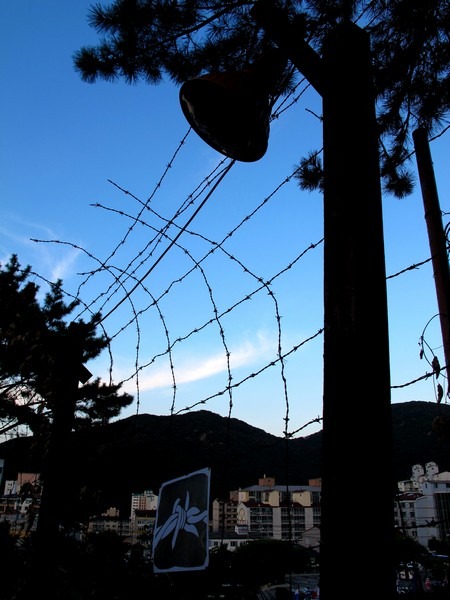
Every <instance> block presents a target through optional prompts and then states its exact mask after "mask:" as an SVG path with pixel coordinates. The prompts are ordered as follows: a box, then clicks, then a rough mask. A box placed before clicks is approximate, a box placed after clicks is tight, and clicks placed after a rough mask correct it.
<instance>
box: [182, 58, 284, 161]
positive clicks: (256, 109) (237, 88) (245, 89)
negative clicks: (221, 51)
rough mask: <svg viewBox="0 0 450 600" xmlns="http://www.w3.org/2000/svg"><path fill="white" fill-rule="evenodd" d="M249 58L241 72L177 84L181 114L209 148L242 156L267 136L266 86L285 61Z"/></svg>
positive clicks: (255, 151)
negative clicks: (253, 63) (178, 86)
mask: <svg viewBox="0 0 450 600" xmlns="http://www.w3.org/2000/svg"><path fill="white" fill-rule="evenodd" d="M267 64H268V60H267V58H265V59H264V60H263V61H259V62H258V63H255V65H253V66H251V67H249V68H248V69H247V70H245V71H242V72H234V73H211V74H208V75H204V76H203V77H197V78H195V79H190V80H188V81H186V82H185V83H184V84H183V85H182V86H181V89H180V104H181V108H182V110H183V113H184V116H185V117H186V119H187V121H188V122H189V124H190V125H191V127H192V128H193V129H194V131H195V132H196V133H197V134H198V135H199V136H200V137H201V138H202V139H203V140H204V141H205V142H206V143H207V144H209V145H210V146H212V148H214V149H215V150H217V151H218V152H221V153H222V154H224V155H225V156H228V157H230V158H232V159H235V160H239V161H243V162H254V161H257V160H259V159H260V158H262V157H263V156H264V154H265V153H266V150H267V146H268V141H269V129H270V127H269V122H270V111H271V101H270V91H271V89H272V87H273V83H274V68H275V73H276V78H277V79H278V78H279V76H280V72H281V71H282V68H283V67H284V66H285V61H284V60H282V61H281V62H280V59H279V56H278V55H277V60H275V61H274V59H273V57H272V56H271V58H270V67H271V68H269V69H267Z"/></svg>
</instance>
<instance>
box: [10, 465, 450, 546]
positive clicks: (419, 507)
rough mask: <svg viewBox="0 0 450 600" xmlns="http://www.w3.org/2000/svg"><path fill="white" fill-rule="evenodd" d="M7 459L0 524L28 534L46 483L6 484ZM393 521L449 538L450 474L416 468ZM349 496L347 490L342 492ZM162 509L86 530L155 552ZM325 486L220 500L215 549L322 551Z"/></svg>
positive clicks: (149, 500)
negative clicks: (285, 545)
mask: <svg viewBox="0 0 450 600" xmlns="http://www.w3.org/2000/svg"><path fill="white" fill-rule="evenodd" d="M3 471H4V461H3V460H1V459H0V484H1V486H2V487H1V489H0V491H1V493H2V495H1V496H0V522H2V521H7V522H8V523H9V526H10V531H11V533H12V534H14V535H18V536H21V535H26V534H27V533H28V532H30V531H33V530H34V529H35V527H36V520H37V517H38V513H39V503H40V494H41V484H40V478H39V474H38V473H19V474H18V475H17V479H15V480H5V481H4V482H3V481H2V478H1V476H2V474H3ZM398 490H399V492H398V494H397V497H396V502H395V507H394V523H395V526H396V528H398V529H399V530H400V531H402V532H403V533H404V535H406V536H409V537H411V538H412V539H415V540H416V541H417V542H419V543H420V544H422V545H423V546H424V547H426V548H428V545H429V542H430V541H432V540H437V541H448V540H449V539H450V472H448V471H446V472H442V473H440V472H439V468H438V466H437V464H436V463H434V462H428V463H426V464H425V467H423V466H422V465H414V466H413V467H412V474H411V478H410V479H408V480H404V481H399V482H398ZM342 493H344V491H342ZM157 508H158V496H157V495H156V494H155V493H154V492H153V491H152V490H145V491H143V492H140V493H133V494H132V495H131V504H130V516H129V517H127V518H121V516H120V514H119V511H118V510H117V508H114V507H110V508H109V509H108V510H107V511H105V513H103V514H101V515H98V516H93V517H91V518H90V520H89V523H87V524H86V525H85V531H84V532H105V531H112V532H115V533H117V534H118V535H120V536H121V537H122V538H124V539H125V540H126V541H127V542H129V543H130V544H136V543H141V544H143V545H144V546H147V547H150V546H151V540H152V534H153V528H154V524H155V520H156V513H157ZM320 522H321V480H320V479H311V480H309V481H308V485H278V484H277V483H276V481H275V479H274V478H273V477H267V476H266V475H264V477H262V478H260V479H259V480H258V483H257V484H256V485H252V486H249V487H246V488H239V489H238V490H233V491H230V492H229V498H228V499H225V500H223V499H219V498H215V499H214V500H213V501H212V502H211V512H210V532H209V544H210V548H218V547H220V546H226V547H227V548H228V549H229V550H235V549H236V548H238V547H239V546H240V545H242V544H245V543H247V542H248V541H249V540H253V539H262V538H265V539H273V540H291V541H294V542H296V543H298V544H300V545H302V546H304V547H306V548H310V549H316V550H317V549H318V548H319V545H320Z"/></svg>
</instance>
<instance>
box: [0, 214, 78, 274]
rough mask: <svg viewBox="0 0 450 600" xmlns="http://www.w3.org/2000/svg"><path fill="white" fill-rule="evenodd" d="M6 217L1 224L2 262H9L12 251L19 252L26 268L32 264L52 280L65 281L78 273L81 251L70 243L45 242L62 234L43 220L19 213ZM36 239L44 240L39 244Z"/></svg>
mask: <svg viewBox="0 0 450 600" xmlns="http://www.w3.org/2000/svg"><path fill="white" fill-rule="evenodd" d="M4 217H5V218H4V219H3V225H2V226H0V236H1V237H2V242H1V258H0V260H1V263H2V264H6V263H7V262H8V261H9V259H10V257H11V255H12V254H17V257H18V259H19V262H20V264H21V265H22V266H23V267H25V266H27V265H30V266H31V268H32V270H33V271H35V272H36V273H38V274H39V275H42V276H43V277H45V278H46V279H48V280H49V281H56V280H57V279H62V280H64V279H65V278H66V277H68V276H69V275H71V274H72V273H73V272H74V264H75V262H76V260H77V258H78V256H79V255H80V252H81V250H79V249H78V248H75V247H73V246H70V245H68V246H61V245H60V244H52V243H44V242H46V240H57V239H58V235H57V234H56V233H55V232H54V231H52V230H51V229H50V228H49V227H47V226H46V225H44V224H42V223H37V222H30V221H26V220H24V219H22V218H21V217H18V216H15V215H4ZM5 222H6V223H7V225H6V226H5ZM25 231H26V232H27V233H26V234H25V233H24V232H25ZM35 239H41V240H44V242H42V243H38V242H36V241H34V240H35Z"/></svg>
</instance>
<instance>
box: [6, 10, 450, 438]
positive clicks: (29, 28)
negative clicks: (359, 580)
mask: <svg viewBox="0 0 450 600" xmlns="http://www.w3.org/2000/svg"><path fill="white" fill-rule="evenodd" d="M91 4H92V2H90V1H87V0H77V1H76V2H74V1H72V0H59V1H56V0H41V1H40V2H39V3H37V2H34V1H31V0H24V1H22V2H3V3H2V4H1V7H0V60H1V64H0V75H1V82H2V94H1V96H0V108H1V110H0V115H1V116H0V119H1V121H0V122H1V125H0V127H1V136H0V165H1V167H0V199H1V201H0V260H1V261H2V263H5V262H6V261H7V260H8V258H9V257H10V256H11V254H13V253H15V254H17V255H18V258H19V261H20V263H21V264H22V265H23V266H26V265H31V267H32V269H33V271H34V272H36V273H37V274H38V275H39V276H41V277H43V278H44V279H47V280H50V281H55V280H56V279H57V278H61V279H62V280H63V284H64V289H65V290H66V291H67V292H68V293H69V294H77V293H79V297H80V298H81V300H82V302H83V303H84V304H85V305H86V307H87V310H93V311H95V310H101V311H102V314H103V315H104V316H105V315H107V316H106V317H105V318H104V320H103V321H102V327H103V328H104V331H105V332H106V333H107V334H108V335H109V336H110V337H111V338H112V343H111V351H112V359H113V360H112V371H111V372H112V377H113V380H114V382H115V383H117V382H119V381H124V382H125V383H124V389H125V390H127V391H129V392H130V393H131V394H133V395H134V396H135V400H134V402H133V405H132V406H131V408H130V409H128V410H127V411H126V412H124V413H123V414H122V416H128V415H130V414H135V413H136V412H139V413H150V414H160V415H164V414H170V412H171V410H173V411H175V412H177V411H183V410H185V409H190V410H198V409H207V410H211V411H213V412H217V413H219V414H222V415H224V416H226V415H228V414H229V413H230V410H231V416H233V417H236V418H238V419H242V420H244V421H246V422H247V423H249V424H251V425H254V426H255V427H260V428H261V429H264V430H265V431H268V432H270V433H273V434H275V435H282V433H283V430H284V426H285V421H284V419H285V417H286V416H287V410H288V411H289V412H288V418H289V422H288V430H289V431H290V432H292V431H296V430H300V432H301V435H309V434H311V433H314V432H315V431H317V430H318V429H319V428H320V424H318V423H314V424H312V425H309V426H306V425H307V424H308V423H309V422H310V421H312V420H314V419H316V418H317V417H321V415H322V371H323V364H322V362H323V361H322V355H323V347H322V345H323V338H322V336H321V335H320V333H318V332H319V331H320V329H321V328H322V325H323V295H322V290H323V256H322V244H321V243H320V240H321V239H322V236H323V204H322V197H321V195H320V194H318V193H308V192H302V191H301V190H300V189H299V188H298V186H297V184H296V182H295V180H294V179H293V178H292V173H293V170H294V166H295V165H296V164H298V162H299V160H300V158H301V157H302V156H304V155H306V154H307V153H308V152H309V151H313V150H318V149H320V148H321V146H322V127H321V122H320V120H319V119H318V118H317V115H318V114H320V112H321V108H320V98H318V96H317V94H316V93H315V92H314V91H313V90H311V89H306V90H305V92H304V93H303V94H302V95H301V96H300V97H299V99H298V101H297V102H296V103H295V104H292V105H289V102H287V103H286V104H285V105H284V106H283V107H282V110H280V114H279V117H278V119H276V120H274V121H273V122H272V125H271V136H270V141H269V149H268V151H267V153H266V155H265V156H264V157H263V158H262V159H261V160H260V161H258V162H256V163H236V164H234V165H233V166H232V168H231V169H230V170H229V172H228V173H227V174H226V176H225V177H224V179H223V180H222V181H221V182H220V184H219V185H218V186H217V188H216V189H214V190H213V193H212V194H210V196H208V194H209V192H210V191H211V190H212V189H213V187H214V183H215V182H216V179H215V176H216V174H217V173H219V172H220V170H222V169H224V168H225V167H226V166H227V165H229V162H230V161H228V160H227V159H224V157H223V156H221V155H219V154H218V153H217V152H215V151H214V150H213V149H211V148H210V147H209V146H207V145H206V144H205V143H204V142H203V141H201V140H200V139H199V138H198V137H197V136H196V134H195V133H193V132H190V133H188V131H189V127H188V124H187V122H186V120H185V119H184V116H183V115H182V112H181V109H180V105H179V100H178V93H179V90H178V88H177V87H176V86H174V85H173V84H172V83H171V82H170V81H164V82H162V83H161V84H160V85H159V86H148V85H146V84H145V83H139V84H137V85H134V86H129V85H127V84H125V83H124V82H121V81H118V82H117V83H107V82H98V83H96V84H87V83H84V82H83V81H82V80H81V78H80V77H79V75H78V74H77V73H76V72H75V70H74V68H73V53H74V51H75V50H77V49H79V48H80V47H81V46H83V45H89V44H95V43H96V42H97V41H98V38H97V34H96V32H95V31H94V30H92V29H91V28H89V26H88V24H87V14H88V9H89V6H90V5H91ZM303 87H304V86H300V87H299V88H298V93H300V92H301V91H303ZM186 136H187V137H186ZM183 140H184V143H181V142H182V141H183ZM449 140H450V134H449V133H447V134H446V135H444V136H443V137H441V138H439V139H437V140H436V141H433V142H432V144H431V152H432V156H433V161H434V167H435V174H436V180H437V186H438V191H439V197H440V203H441V208H442V210H443V211H446V212H447V215H446V216H444V225H445V224H446V223H447V219H448V211H449V190H450V169H449V159H448V157H449V156H450V141H449ZM411 167H412V168H413V170H414V171H416V163H415V158H414V157H413V159H412V162H411ZM216 168H217V169H218V170H217V171H215V169H216ZM202 203H204V204H203V205H202ZM197 209H199V210H198V214H196V215H195V217H194V218H193V220H192V221H190V219H191V218H192V217H193V216H194V213H195V211H197ZM383 212H384V228H385V248H386V271H387V274H388V276H389V275H393V274H396V273H398V272H400V271H403V270H404V269H407V268H408V267H410V266H411V265H414V264H419V263H421V262H422V261H426V260H427V259H428V258H429V256H430V251H429V245H428V236H427V229H426V222H425V219H424V210H423V201H422V195H421V190H420V186H419V184H418V182H417V185H416V189H415V193H414V194H413V195H412V196H410V197H408V198H406V199H403V200H398V199H396V198H394V197H392V196H387V195H385V196H384V197H383ZM188 221H190V222H189V225H188V227H187V229H186V231H185V232H183V233H182V235H180V236H179V237H178V238H177V240H176V244H174V245H172V247H171V248H170V249H168V248H169V245H170V242H171V240H174V239H175V237H176V236H177V235H178V234H179V232H180V227H183V226H184V225H185V224H186V223H188ZM174 223H175V224H174ZM367 227H370V223H368V224H367ZM163 228H165V229H164V234H165V235H162V236H161V235H158V234H159V232H160V231H161V230H163ZM231 233H232V235H230V234H231ZM36 239H37V240H41V241H39V242H36V241H32V240H36ZM214 249H215V251H214V252H212V250H214ZM103 264H105V265H106V266H105V267H104V268H101V265H103ZM290 265H291V267H290V268H288V267H289V266H290ZM138 280H142V284H141V285H137V287H136V290H135V291H134V292H133V293H132V294H131V295H130V296H129V298H127V299H125V300H124V301H123V302H122V299H123V298H124V296H125V294H126V293H127V292H128V293H129V291H130V290H131V289H132V288H133V287H134V286H135V284H136V283H137V281H138ZM37 281H38V282H40V284H41V286H42V287H41V289H42V291H45V284H44V282H43V281H42V280H41V279H37ZM387 290H388V303H389V328H390V332H389V333H390V356H391V383H392V385H393V386H394V387H393V389H392V402H407V401H411V400H423V401H429V402H435V401H436V395H435V384H436V381H435V380H434V378H432V377H430V378H428V379H426V380H423V381H419V382H417V383H415V384H411V385H405V384H407V383H409V382H411V381H414V380H416V379H419V378H420V377H421V376H422V375H424V374H425V373H426V372H430V371H431V367H430V365H429V364H428V363H427V361H426V358H427V357H431V349H432V350H433V351H434V352H435V353H436V354H437V356H438V357H439V360H440V362H441V364H444V358H443V353H442V338H441V334H440V327H439V319H438V317H437V313H438V309H437V302H436V290H435V284H434V279H433V273H432V266H431V263H430V262H428V263H426V264H425V265H423V266H420V267H418V268H416V269H413V270H409V271H406V272H405V273H403V274H402V275H399V276H398V277H393V278H390V279H388V282H387ZM110 311H111V314H109V316H108V313H109V312H110ZM87 314H89V313H88V312H86V313H85V314H84V315H83V316H85V317H86V316H87ZM278 323H280V328H278ZM99 332H100V330H99ZM422 334H424V336H425V338H424V339H425V342H426V356H425V358H423V359H421V358H420V345H419V342H420V338H421V336H422ZM367 343H368V344H370V340H367ZM279 344H280V347H281V353H282V354H286V355H287V356H286V358H285V360H284V362H283V367H284V369H282V368H281V363H280V362H279V361H278V362H277V357H278V348H279ZM169 348H170V352H169V351H168V349H169ZM361 351H362V352H364V349H363V348H362V349H361ZM227 357H229V360H227ZM273 362H274V364H273V366H269V365H270V364H271V363H273ZM110 366H111V356H110V355H109V354H108V353H107V352H105V353H104V355H102V356H101V357H100V358H99V359H98V360H96V361H95V362H94V363H92V364H89V365H88V367H89V368H90V370H91V371H92V372H93V373H94V375H95V376H100V377H104V378H108V377H109V369H110ZM136 373H137V376H136V375H135V374H136ZM376 376H377V374H376V371H374V369H373V366H372V365H370V364H368V365H367V385H368V386H370V385H371V381H372V380H373V378H374V377H376ZM349 378H351V365H349ZM438 381H441V383H442V385H443V386H444V388H445V389H446V387H447V386H446V383H445V381H444V379H443V378H442V376H441V378H440V380H438ZM230 382H231V384H232V387H231V394H230V393H229V392H228V389H230V388H229V383H230ZM285 382H286V384H285ZM397 386H403V387H397ZM342 401H345V399H342ZM444 401H448V400H447V399H445V400H444ZM366 408H367V407H365V405H364V390H362V391H361V413H362V416H363V415H364V414H365V412H366Z"/></svg>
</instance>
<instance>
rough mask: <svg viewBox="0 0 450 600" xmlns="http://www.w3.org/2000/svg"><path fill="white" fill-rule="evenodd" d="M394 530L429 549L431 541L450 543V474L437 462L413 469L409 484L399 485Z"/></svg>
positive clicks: (407, 482)
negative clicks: (439, 466) (440, 468)
mask: <svg viewBox="0 0 450 600" xmlns="http://www.w3.org/2000/svg"><path fill="white" fill-rule="evenodd" d="M398 488H399V494H398V496H397V498H396V505H395V509H394V521H395V526H396V527H397V528H398V529H400V530H401V531H402V532H403V533H404V534H405V535H407V536H409V537H411V538H413V539H415V540H416V541H417V542H419V544H422V545H423V546H425V547H428V543H429V541H430V540H433V539H435V540H440V541H446V540H449V539H450V472H448V471H444V472H442V473H440V472H439V468H438V466H437V464H436V463H435V462H429V463H426V465H425V469H424V468H423V467H422V465H414V466H413V467H412V475H411V479H410V480H406V481H400V482H398Z"/></svg>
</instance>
